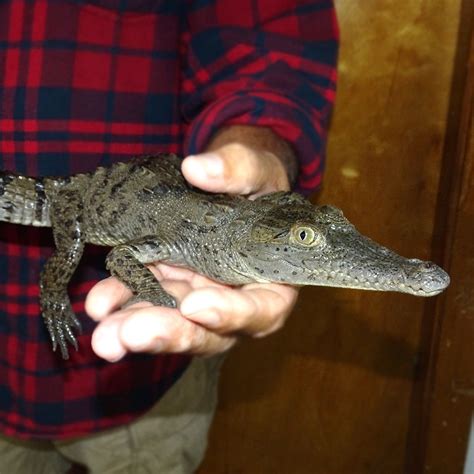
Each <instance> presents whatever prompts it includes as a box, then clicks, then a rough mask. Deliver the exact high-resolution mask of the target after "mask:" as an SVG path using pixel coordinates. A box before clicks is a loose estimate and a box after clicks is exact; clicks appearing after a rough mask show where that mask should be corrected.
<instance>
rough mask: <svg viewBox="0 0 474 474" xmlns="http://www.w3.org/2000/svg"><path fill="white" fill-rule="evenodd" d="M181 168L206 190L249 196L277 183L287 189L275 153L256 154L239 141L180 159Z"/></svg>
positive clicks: (268, 188) (286, 181) (283, 174)
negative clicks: (181, 161)
mask: <svg viewBox="0 0 474 474" xmlns="http://www.w3.org/2000/svg"><path fill="white" fill-rule="evenodd" d="M182 171H183V174H184V176H185V178H186V180H188V181H189V182H190V183H191V184H193V185H194V186H197V187H199V188H201V189H204V190H206V191H210V192H221V193H229V194H242V195H251V194H256V193H261V192H263V191H272V190H275V189H276V187H277V186H280V185H282V186H283V188H285V189H288V188H289V185H288V180H287V177H286V172H285V170H284V168H283V165H282V164H281V163H280V161H279V160H278V159H277V158H276V157H275V156H273V155H271V154H270V153H261V154H259V155H257V154H256V153H254V152H252V151H251V150H249V149H248V148H247V147H245V146H242V145H239V144H230V145H226V146H224V147H222V148H219V149H218V150H216V151H214V152H212V153H203V154H200V155H194V156H189V157H187V158H186V159H185V160H184V161H183V164H182ZM280 182H284V184H282V183H280ZM273 188H275V189H273Z"/></svg>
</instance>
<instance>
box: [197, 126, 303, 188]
mask: <svg viewBox="0 0 474 474" xmlns="http://www.w3.org/2000/svg"><path fill="white" fill-rule="evenodd" d="M224 147H225V148H230V147H241V148H242V149H241V150H239V151H240V153H246V152H248V151H252V152H255V153H257V155H262V156H263V155H265V156H266V157H267V158H268V159H269V160H271V161H272V162H273V164H274V166H276V167H278V168H281V170H282V171H283V173H275V175H276V176H281V177H282V178H280V179H281V180H284V179H285V178H283V177H286V181H287V182H286V183H284V182H279V183H275V185H276V187H277V188H279V189H283V188H291V187H293V186H294V184H295V182H296V179H297V177H298V160H297V158H296V154H295V152H294V151H293V149H292V147H291V146H290V145H289V144H288V142H286V141H285V140H283V139H282V138H280V137H279V136H278V135H277V134H276V133H274V132H273V131H272V130H271V129H270V128H266V127H257V126H249V125H231V126H228V127H224V128H222V129H221V130H220V131H219V132H217V133H216V134H215V135H214V137H213V138H212V139H211V140H210V142H209V144H208V145H207V147H206V150H207V151H216V150H218V149H222V148H224ZM239 151H236V153H235V155H236V156H238V155H239Z"/></svg>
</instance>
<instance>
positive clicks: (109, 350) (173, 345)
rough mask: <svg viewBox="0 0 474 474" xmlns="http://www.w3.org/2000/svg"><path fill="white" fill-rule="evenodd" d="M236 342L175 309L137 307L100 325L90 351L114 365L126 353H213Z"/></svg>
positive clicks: (120, 313)
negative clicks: (193, 321)
mask: <svg viewBox="0 0 474 474" xmlns="http://www.w3.org/2000/svg"><path fill="white" fill-rule="evenodd" d="M235 341H236V339H235V338H234V337H228V336H220V335H218V334H214V333H212V332H211V331H208V330H206V329H205V328H203V327H201V326H199V325H196V324H194V323H192V322H191V321H189V320H187V319H185V318H183V317H182V316H181V315H180V314H179V312H178V311H177V310H176V309H171V308H159V309H158V308H156V307H152V306H150V305H147V304H137V305H133V306H131V307H130V308H127V309H126V310H123V311H120V312H117V313H115V314H114V315H112V316H111V317H110V318H108V319H106V320H104V321H103V322H102V323H100V324H99V326H98V327H97V328H96V329H95V331H94V333H93V336H92V348H93V350H94V352H95V353H96V354H97V355H98V356H99V357H102V358H104V359H106V360H108V361H111V362H113V361H117V360H119V359H120V358H122V357H123V356H124V355H125V354H126V352H129V351H130V352H148V353H159V352H162V353H192V354H216V353H220V352H224V351H226V350H228V349H229V348H230V347H231V346H232V345H233V344H234V343H235Z"/></svg>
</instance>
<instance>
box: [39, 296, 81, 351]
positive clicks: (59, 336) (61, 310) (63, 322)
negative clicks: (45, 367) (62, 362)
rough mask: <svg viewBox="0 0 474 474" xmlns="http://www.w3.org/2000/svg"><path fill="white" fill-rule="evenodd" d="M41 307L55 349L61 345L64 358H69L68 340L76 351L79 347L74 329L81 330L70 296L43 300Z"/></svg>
mask: <svg viewBox="0 0 474 474" xmlns="http://www.w3.org/2000/svg"><path fill="white" fill-rule="evenodd" d="M41 308H42V312H43V318H44V321H45V323H46V327H47V328H48V332H49V336H50V338H51V342H52V345H53V351H56V348H57V347H58V346H59V348H60V350H61V355H62V357H63V359H69V351H68V342H69V343H70V344H71V345H72V346H74V348H75V349H76V351H77V349H78V347H77V340H76V336H75V335H74V332H73V330H76V331H78V332H79V333H80V332H81V323H80V322H79V320H78V319H77V317H76V315H75V314H74V311H73V310H72V308H71V303H70V302H69V298H54V299H48V300H47V301H44V302H42V304H41Z"/></svg>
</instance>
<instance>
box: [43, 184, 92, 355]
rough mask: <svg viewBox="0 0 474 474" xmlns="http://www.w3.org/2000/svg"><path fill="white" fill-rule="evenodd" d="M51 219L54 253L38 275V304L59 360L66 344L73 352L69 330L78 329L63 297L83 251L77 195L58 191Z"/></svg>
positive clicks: (68, 304)
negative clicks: (58, 194) (59, 352)
mask: <svg viewBox="0 0 474 474" xmlns="http://www.w3.org/2000/svg"><path fill="white" fill-rule="evenodd" d="M57 203H58V204H57ZM51 216H52V219H51V220H52V227H53V234H54V241H55V243H56V251H55V253H54V254H53V255H52V256H51V257H50V258H49V260H48V261H47V262H46V265H45V267H44V269H43V271H42V273H41V278H40V304H41V311H42V313H43V318H44V321H45V324H46V327H47V329H48V332H49V335H50V338H51V342H52V345H53V351H55V350H56V348H57V346H58V345H59V348H60V350H61V355H62V357H63V359H68V358H69V352H68V345H67V343H68V342H69V343H70V344H72V345H73V346H74V347H75V349H76V350H77V340H76V337H75V335H74V332H73V330H74V329H76V330H78V331H80V330H81V325H80V323H79V321H78V319H77V318H76V315H75V314H74V312H73V310H72V307H71V302H70V300H69V296H68V294H67V286H68V283H69V280H70V279H71V277H72V275H73V273H74V271H75V269H76V267H77V265H78V263H79V261H80V259H81V257H82V252H83V250H84V237H83V233H82V225H81V198H80V196H79V195H78V194H76V193H75V192H73V191H64V192H61V193H60V199H58V200H56V202H55V203H54V205H53V209H52V212H51Z"/></svg>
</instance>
